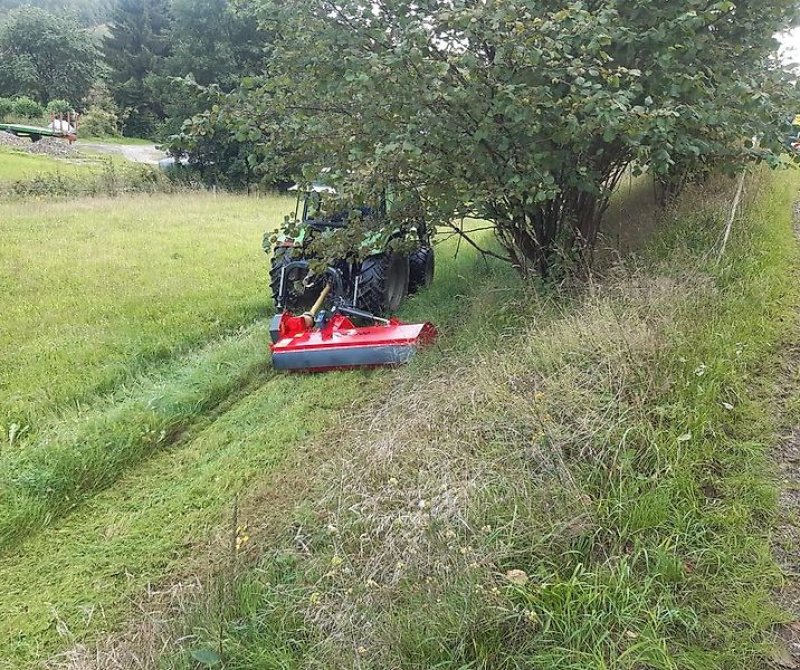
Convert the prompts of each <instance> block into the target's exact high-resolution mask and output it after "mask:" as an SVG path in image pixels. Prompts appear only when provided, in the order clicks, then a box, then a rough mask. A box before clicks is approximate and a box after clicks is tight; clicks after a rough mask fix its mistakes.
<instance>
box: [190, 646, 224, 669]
mask: <svg viewBox="0 0 800 670" xmlns="http://www.w3.org/2000/svg"><path fill="white" fill-rule="evenodd" d="M190 654H191V657H192V658H193V659H194V660H195V661H197V662H198V663H199V664H200V665H204V666H206V667H209V668H213V667H214V666H216V665H220V664H221V663H222V658H221V657H220V655H219V654H218V653H217V652H216V651H214V650H213V649H209V648H208V647H200V648H199V649H192V651H191V652H190Z"/></svg>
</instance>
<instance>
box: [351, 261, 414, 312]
mask: <svg viewBox="0 0 800 670" xmlns="http://www.w3.org/2000/svg"><path fill="white" fill-rule="evenodd" d="M408 272H409V266H408V256H404V255H402V254H395V253H391V252H387V253H383V254H375V255H374V256H370V257H369V258H367V259H366V260H364V262H363V263H361V272H360V273H359V275H358V301H357V303H358V307H359V308H360V309H364V310H366V311H368V312H371V313H372V314H375V315H376V316H384V315H389V314H391V313H392V312H395V311H397V308H398V307H400V303H401V302H403V298H405V297H406V295H408V279H409V274H408Z"/></svg>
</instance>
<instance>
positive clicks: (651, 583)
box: [162, 174, 798, 670]
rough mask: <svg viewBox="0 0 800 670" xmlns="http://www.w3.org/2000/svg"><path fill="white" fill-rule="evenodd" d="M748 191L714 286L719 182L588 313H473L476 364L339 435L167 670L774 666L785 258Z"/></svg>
mask: <svg viewBox="0 0 800 670" xmlns="http://www.w3.org/2000/svg"><path fill="white" fill-rule="evenodd" d="M750 189H751V191H752V193H751V199H750V201H749V203H748V205H747V208H746V213H745V216H744V218H743V220H741V221H739V222H737V227H736V230H735V233H734V239H733V243H732V245H731V246H730V247H729V250H728V255H727V256H726V258H725V259H724V260H723V262H722V263H721V264H719V265H717V264H716V263H715V261H714V259H713V254H711V253H709V252H710V251H711V250H712V249H713V247H714V245H715V243H716V242H717V239H718V235H719V232H720V230H721V226H722V223H723V221H724V218H725V214H726V211H727V207H728V206H729V197H728V196H729V191H728V188H727V185H725V184H723V185H720V186H719V187H706V189H704V190H703V191H698V192H696V193H694V194H690V195H689V196H687V197H686V198H684V200H683V202H682V204H681V206H680V208H679V209H678V210H677V211H675V212H673V213H672V214H671V215H670V217H669V221H668V223H669V226H668V227H667V228H666V230H667V232H666V233H665V234H664V235H663V236H662V237H661V238H660V240H658V241H657V242H656V243H655V244H653V245H652V247H651V250H650V252H649V254H647V256H646V257H645V259H644V260H642V261H641V262H640V263H635V262H631V263H627V264H626V265H625V266H620V267H617V268H616V269H615V270H614V271H612V272H611V273H610V276H609V277H607V278H606V279H605V280H603V281H602V282H598V283H596V284H595V285H594V286H593V288H592V289H591V290H589V291H588V292H587V293H586V294H584V295H581V296H572V297H567V298H558V299H555V298H547V297H541V295H540V294H537V293H535V292H530V293H529V294H528V295H525V296H523V297H522V298H520V297H519V295H518V294H517V295H516V296H515V294H513V293H506V294H505V295H504V304H503V305H502V306H501V307H500V308H498V307H497V302H498V301H497V300H487V301H486V302H485V303H484V308H486V318H487V320H488V321H489V322H491V319H492V318H493V317H495V316H497V317H498V321H497V322H496V323H497V324H498V325H496V326H495V328H494V330H493V339H492V340H491V341H490V342H489V343H488V345H487V346H483V347H479V348H478V349H477V350H474V349H473V350H472V351H473V353H472V355H471V356H468V357H465V356H464V351H465V350H464V349H461V348H458V347H454V348H453V349H452V350H451V351H450V352H448V351H443V352H441V354H440V355H441V358H439V359H438V361H437V362H435V363H434V362H432V360H433V357H431V356H429V357H426V358H425V360H423V361H419V362H418V363H417V364H416V366H415V368H414V370H412V374H411V376H410V378H409V379H407V380H406V381H405V382H404V383H402V384H400V385H399V387H398V388H396V389H395V390H394V391H393V392H392V394H391V395H390V396H389V397H388V398H387V399H386V400H385V401H384V402H382V403H381V404H380V405H379V406H378V407H377V408H376V407H372V408H370V410H369V411H368V412H367V413H365V414H358V413H357V414H356V415H355V416H353V417H351V418H349V419H347V420H345V421H343V422H342V430H341V434H340V436H339V438H338V439H337V440H336V441H335V443H334V444H333V446H331V447H330V448H329V449H326V450H323V453H324V454H326V455H327V457H329V458H330V459H331V461H332V462H330V463H329V464H328V465H326V466H322V467H321V468H320V470H319V471H318V472H310V471H309V470H308V468H305V469H304V470H303V472H305V473H306V474H307V475H308V476H309V477H311V478H312V480H313V481H312V482H311V483H310V484H309V485H307V487H306V488H305V492H304V494H303V496H302V497H301V498H300V499H297V500H296V502H295V505H296V506H295V512H294V514H293V515H291V516H290V517H289V518H287V512H286V506H285V505H284V506H282V507H280V510H281V512H280V515H279V516H276V517H272V516H271V514H270V508H269V507H263V506H260V507H257V508H256V511H254V515H253V518H258V519H260V520H261V521H260V522H259V523H260V525H262V526H263V527H264V531H263V535H261V537H262V538H263V539H262V540H261V545H260V547H259V549H260V552H261V555H262V558H261V560H260V561H259V563H258V564H257V567H255V568H254V569H252V570H249V571H246V572H245V573H244V574H243V575H242V576H240V577H238V578H231V579H229V582H228V586H226V588H225V589H223V590H222V591H221V594H222V597H220V598H218V599H215V598H213V597H210V598H209V599H208V600H206V601H203V602H201V603H200V604H199V605H198V606H196V607H194V608H189V609H188V610H187V613H186V618H185V619H184V623H185V627H184V628H179V630H180V635H181V636H185V635H188V637H181V639H182V640H183V641H184V642H183V644H182V645H181V649H179V650H176V651H174V652H173V653H171V654H169V655H168V657H167V659H162V663H167V665H168V666H169V667H191V666H192V663H193V662H194V661H192V658H193V657H192V656H191V654H192V652H194V653H195V655H197V654H198V653H199V654H201V655H202V654H206V653H210V654H211V655H212V656H213V655H215V654H219V655H220V661H221V662H224V664H225V667H226V668H229V669H236V668H241V669H244V668H248V669H255V668H278V667H280V668H294V667H297V668H300V667H361V668H387V667H408V668H411V667H419V668H423V667H424V668H432V667H436V668H454V669H455V668H523V667H525V668H528V667H533V668H538V667H553V668H574V669H575V670H577V669H582V670H585V669H587V668H597V669H601V668H602V669H606V668H630V669H631V670H633V669H638V668H658V669H661V668H663V669H673V668H696V669H699V668H720V669H721V668H725V669H726V670H728V669H736V668H742V669H744V668H750V667H753V666H756V667H758V666H759V665H761V664H763V663H765V657H766V656H767V655H768V654H769V626H770V625H771V623H772V622H774V621H775V620H776V616H777V615H776V612H774V610H773V608H772V606H771V604H770V589H771V588H772V586H773V585H774V584H775V583H776V580H777V571H776V568H775V566H774V564H773V560H772V558H771V555H770V551H769V547H768V542H767V531H768V527H769V523H770V519H771V515H772V514H773V508H774V491H773V489H772V487H771V485H770V482H769V479H768V475H767V471H766V460H765V449H766V446H767V444H768V442H769V440H770V439H771V436H772V425H771V423H770V419H769V393H770V392H771V391H770V381H771V379H772V378H771V376H770V375H771V373H770V362H771V361H772V360H773V358H774V356H775V354H776V351H775V349H776V343H777V342H778V341H779V339H780V330H781V318H782V317H783V316H785V315H786V314H787V311H788V310H790V309H792V307H793V304H794V301H795V298H796V288H795V287H794V286H793V285H792V283H791V282H792V276H793V275H792V274H791V272H790V270H791V269H793V268H795V267H796V264H797V261H798V258H797V251H796V247H795V243H794V240H793V236H792V231H791V221H790V216H791V204H792V198H793V197H794V195H795V181H794V178H793V176H790V175H786V174H783V175H778V176H769V177H764V178H763V179H762V178H757V179H753V180H752V181H751V182H750ZM493 307H494V309H492V308H493ZM505 313H514V315H515V316H516V317H517V318H516V319H514V320H510V319H505V318H504V317H503V314H505ZM514 323H516V324H517V325H516V326H515V325H513V324H514ZM490 332H492V331H491V330H490V329H488V328H487V329H485V330H484V331H483V333H482V335H484V336H486V335H489V334H490ZM470 336H471V334H470V333H465V334H464V337H470ZM456 339H458V338H456ZM307 458H308V456H305V457H304V460H305V459H307ZM321 460H322V461H323V462H324V460H325V459H324V458H321ZM298 467H301V468H302V467H303V465H302V464H299V465H298ZM282 537H284V538H288V540H287V541H286V542H283V541H281V538H282ZM228 577H229V576H228ZM212 591H213V590H212Z"/></svg>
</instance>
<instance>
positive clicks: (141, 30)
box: [104, 0, 172, 136]
mask: <svg viewBox="0 0 800 670" xmlns="http://www.w3.org/2000/svg"><path fill="white" fill-rule="evenodd" d="M169 31H170V14H169V5H168V2H167V0H118V2H117V4H116V5H115V6H114V8H113V11H112V18H111V27H110V34H109V35H108V36H107V37H106V39H105V42H104V51H105V57H106V62H107V64H108V66H109V68H110V76H109V80H110V81H109V85H110V89H111V93H112V95H113V96H114V100H115V101H116V103H117V104H118V105H119V107H120V109H121V110H122V118H123V132H124V133H125V134H126V135H137V136H148V135H152V134H153V132H154V130H155V128H156V126H157V124H158V123H159V122H160V120H161V119H163V118H164V109H163V105H162V103H161V100H160V99H159V95H158V90H159V86H160V85H161V83H162V81H163V77H164V63H165V60H166V58H167V57H168V56H169V55H170V53H171V51H172V45H171V38H170V32H169Z"/></svg>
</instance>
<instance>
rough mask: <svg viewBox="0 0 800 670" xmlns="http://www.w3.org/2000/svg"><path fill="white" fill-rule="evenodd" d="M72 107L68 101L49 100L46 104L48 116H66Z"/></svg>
mask: <svg viewBox="0 0 800 670" xmlns="http://www.w3.org/2000/svg"><path fill="white" fill-rule="evenodd" d="M72 109H73V108H72V105H71V104H70V103H69V101H68V100H51V101H50V102H48V103H47V113H48V114H66V113H67V112H71V111H72Z"/></svg>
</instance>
